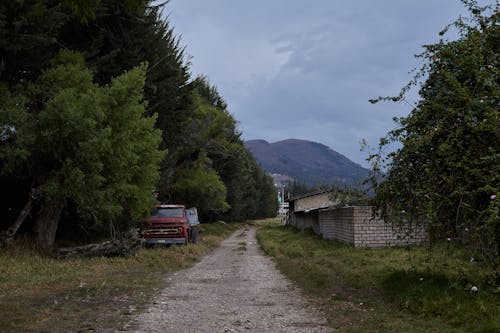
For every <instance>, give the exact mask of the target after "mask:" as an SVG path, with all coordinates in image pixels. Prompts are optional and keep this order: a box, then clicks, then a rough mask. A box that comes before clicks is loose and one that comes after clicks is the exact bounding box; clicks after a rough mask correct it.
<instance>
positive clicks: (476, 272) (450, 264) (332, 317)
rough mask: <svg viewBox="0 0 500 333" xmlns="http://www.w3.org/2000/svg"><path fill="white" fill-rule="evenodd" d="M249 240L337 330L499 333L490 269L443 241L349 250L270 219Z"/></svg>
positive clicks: (499, 296) (499, 303)
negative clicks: (316, 300)
mask: <svg viewBox="0 0 500 333" xmlns="http://www.w3.org/2000/svg"><path fill="white" fill-rule="evenodd" d="M257 239H258V241H259V243H260V245H261V246H262V248H263V249H264V251H265V252H266V253H267V254H269V255H271V256H272V257H274V258H275V261H276V263H277V266H278V268H279V269H280V270H281V271H282V272H283V273H284V274H285V275H287V276H288V278H290V279H291V280H292V281H294V282H295V283H296V284H297V285H298V286H300V287H301V288H302V289H303V290H305V291H306V292H307V293H309V294H311V295H313V296H315V297H318V298H319V299H321V301H322V303H323V304H324V309H325V312H326V314H327V316H328V321H329V323H330V325H331V326H332V327H334V328H336V329H337V331H338V332H422V333H423V332H481V333H487V332H500V293H499V292H500V289H499V287H498V271H495V270H493V269H491V268H488V267H485V266H483V265H482V264H481V263H480V262H477V261H474V260H472V262H471V258H470V254H468V253H466V252H464V251H463V250H461V249H459V248H456V247H453V246H451V245H450V244H442V245H439V246H435V247H433V248H432V249H429V248H428V247H409V248H386V249H354V248H352V247H350V246H347V245H344V244H341V243H338V242H334V241H328V240H323V239H321V238H320V237H318V236H317V235H315V234H313V233H312V232H310V231H298V230H295V229H293V228H288V227H284V226H282V225H280V223H279V222H277V221H272V222H267V223H261V224H260V228H259V230H258V232H257ZM473 287H476V288H477V292H475V291H474V290H475V288H473Z"/></svg>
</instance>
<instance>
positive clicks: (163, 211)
mask: <svg viewBox="0 0 500 333" xmlns="http://www.w3.org/2000/svg"><path fill="white" fill-rule="evenodd" d="M183 216H184V214H183V209H182V208H155V209H153V211H152V212H151V217H183Z"/></svg>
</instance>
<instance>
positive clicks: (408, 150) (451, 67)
mask: <svg viewBox="0 0 500 333" xmlns="http://www.w3.org/2000/svg"><path fill="white" fill-rule="evenodd" d="M463 2H464V4H465V5H466V6H467V8H468V9H469V10H470V13H471V18H470V19H469V20H466V19H460V20H458V21H457V22H456V23H455V24H454V25H452V26H450V27H456V28H458V31H459V38H458V39H457V40H454V41H447V40H441V41H440V42H439V43H437V44H433V45H427V46H425V52H424V53H423V54H422V55H420V58H421V59H423V60H424V63H425V65H424V67H423V68H422V70H421V71H420V72H419V74H418V75H417V77H416V78H415V80H413V81H412V82H411V83H410V85H408V86H407V87H405V88H404V89H403V91H402V92H401V94H400V95H399V96H398V97H393V98H380V99H378V100H381V99H392V100H395V101H399V100H402V99H403V98H404V97H405V96H404V95H405V93H406V92H407V90H408V89H409V87H410V86H411V85H412V84H420V96H421V99H420V101H419V102H418V103H417V105H416V107H415V108H414V109H413V110H412V112H411V113H410V114H409V115H408V116H407V117H403V118H400V119H398V121H397V123H398V128H397V129H395V130H393V131H391V132H389V134H388V136H387V137H385V138H383V139H382V140H381V143H380V148H381V149H382V148H383V147H384V146H387V145H388V144H391V143H392V142H399V143H401V148H399V149H397V150H396V151H395V152H393V153H391V154H389V156H388V160H389V163H388V164H387V165H384V164H383V157H382V155H381V154H380V153H377V154H374V155H373V156H371V160H372V162H373V163H374V171H375V173H374V174H373V176H374V177H373V178H372V181H373V183H374V188H375V190H376V198H375V201H374V203H375V205H376V208H378V209H380V212H381V214H382V215H383V217H385V218H386V219H389V220H393V221H414V222H424V221H425V222H428V223H429V224H430V227H431V231H432V235H433V236H434V237H435V238H441V237H450V238H456V239H458V240H460V241H461V242H465V243H468V244H469V245H471V246H473V247H474V248H476V249H480V250H481V252H482V253H483V254H487V255H488V256H489V257H490V258H494V257H495V256H497V255H498V249H499V245H500V219H499V215H498V209H499V204H498V199H496V195H497V193H498V190H499V184H500V145H499V144H498V143H499V142H500V119H499V116H500V113H499V109H498V108H499V103H500V89H499V83H500V70H499V65H500V56H499V55H500V43H499V40H500V26H499V19H500V14H499V11H498V7H497V8H491V7H486V8H479V7H478V6H477V5H476V3H475V2H474V1H463ZM443 33H445V32H443ZM381 171H386V172H385V173H384V174H382V175H381V173H380V172H381Z"/></svg>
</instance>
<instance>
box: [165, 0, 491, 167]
mask: <svg viewBox="0 0 500 333" xmlns="http://www.w3.org/2000/svg"><path fill="white" fill-rule="evenodd" d="M486 3H487V1H486ZM166 12H167V14H168V15H169V20H170V23H171V25H172V26H173V27H174V29H175V31H176V33H177V34H178V35H181V44H182V45H185V47H186V52H187V53H188V54H189V55H190V56H191V57H192V58H191V71H192V74H193V75H194V76H196V75H198V74H202V75H206V76H208V78H209V80H210V82H211V83H212V84H214V85H216V86H217V89H218V91H219V93H220V94H221V95H222V96H223V97H224V99H225V100H226V102H227V103H228V108H229V111H230V112H231V113H232V114H233V115H234V116H235V118H236V119H237V120H238V121H239V129H240V130H241V131H242V132H243V138H244V139H245V140H249V139H264V140H267V141H270V142H275V141H279V140H284V139H287V138H298V139H305V140H311V141H316V142H320V143H323V144H325V145H327V146H329V147H331V148H332V149H334V150H336V151H338V152H339V153H341V154H344V155H345V156H347V157H349V158H350V159H352V160H353V161H355V162H357V163H359V164H361V165H363V166H366V165H367V163H366V161H365V158H366V153H364V152H360V141H361V140H362V139H366V140H367V141H368V143H369V144H370V145H372V146H376V145H377V143H378V139H379V138H380V137H382V136H383V135H384V134H385V133H387V131H388V130H390V129H392V128H393V127H394V124H393V122H392V117H394V116H404V115H406V114H408V113H409V111H410V110H411V107H410V106H409V105H407V104H396V103H383V104H378V105H372V104H370V103H369V102H368V100H369V99H370V98H374V97H377V96H380V95H384V96H385V95H396V94H397V93H398V92H399V89H400V88H401V87H402V86H403V85H404V84H405V83H407V82H408V81H409V80H410V78H411V75H410V74H408V72H409V71H410V70H411V69H412V68H414V67H416V66H418V64H419V62H418V60H417V59H415V58H414V54H417V53H420V52H421V51H422V48H421V45H423V44H429V43H433V42H435V41H437V40H438V39H439V36H438V32H439V31H441V30H442V29H443V28H444V27H445V26H446V25H447V24H448V23H451V22H452V21H454V20H455V19H456V18H457V17H458V16H459V15H460V14H464V13H465V12H466V11H465V9H464V8H463V6H462V5H461V4H460V2H459V1H458V0H418V1H415V0H353V1H347V0H260V1H256V0H253V1H247V0H171V1H170V3H169V4H168V6H167V11H166ZM411 99H412V102H415V101H416V97H414V98H411Z"/></svg>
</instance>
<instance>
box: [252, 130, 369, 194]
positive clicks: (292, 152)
mask: <svg viewBox="0 0 500 333" xmlns="http://www.w3.org/2000/svg"><path fill="white" fill-rule="evenodd" d="M245 147H247V148H248V149H249V150H250V151H251V152H252V154H253V155H254V157H255V159H256V160H257V162H259V164H260V165H261V166H262V168H263V169H264V170H265V171H267V172H270V173H279V174H284V175H288V176H290V177H292V178H294V179H297V180H300V181H302V182H304V183H306V184H307V185H319V184H332V183H333V182H339V183H343V184H346V185H348V186H352V185H355V184H357V183H358V182H359V181H360V180H361V179H362V178H363V177H365V176H366V175H367V174H368V169H366V168H363V167H362V166H360V165H359V164H356V163H354V162H353V161H351V160H350V159H348V158H347V157H345V156H344V155H342V154H339V153H337V152H336V151H335V150H332V149H330V148H329V147H327V146H325V145H323V144H320V143H317V142H312V141H306V140H298V139H288V140H283V141H279V142H274V143H269V142H267V141H265V140H250V141H246V142H245Z"/></svg>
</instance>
